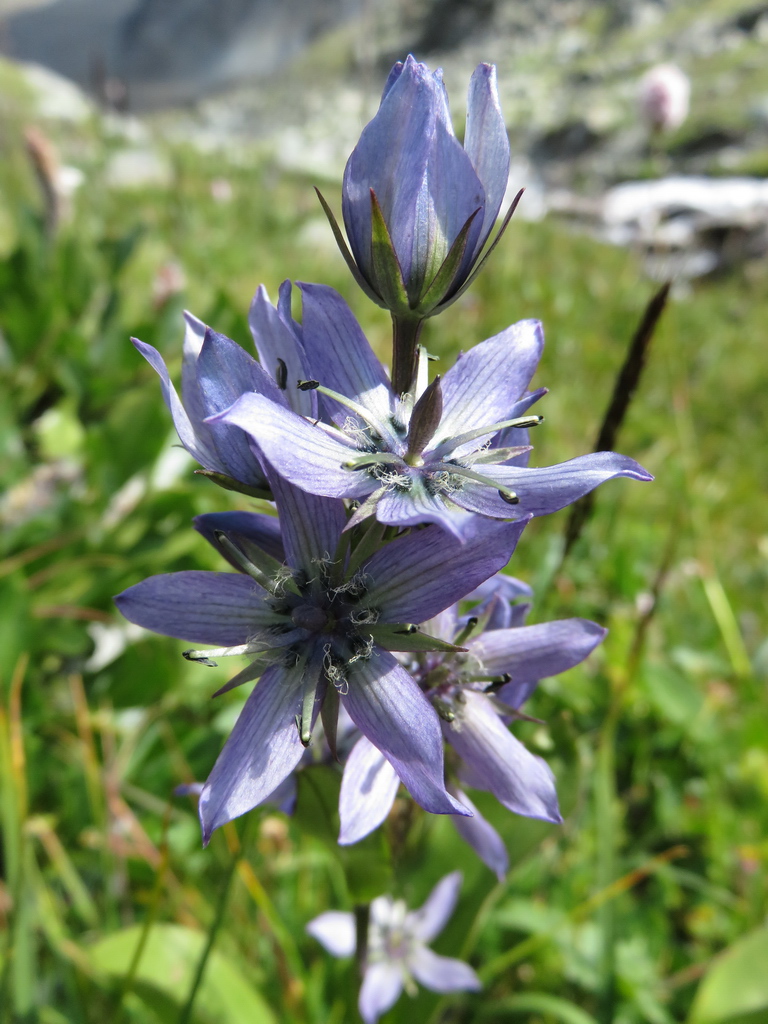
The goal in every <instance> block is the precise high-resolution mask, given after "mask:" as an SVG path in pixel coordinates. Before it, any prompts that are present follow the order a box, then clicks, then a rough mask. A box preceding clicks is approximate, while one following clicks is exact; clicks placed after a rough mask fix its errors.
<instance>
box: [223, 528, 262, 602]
mask: <svg viewBox="0 0 768 1024" xmlns="http://www.w3.org/2000/svg"><path fill="white" fill-rule="evenodd" d="M213 536H214V537H215V538H216V541H217V543H218V544H220V545H221V546H222V547H223V548H224V550H225V551H226V553H227V554H228V555H229V556H230V557H231V558H232V559H233V560H234V561H235V562H237V564H238V565H239V566H240V568H241V569H242V570H243V572H244V573H246V574H247V575H248V576H250V577H251V579H252V580H255V581H256V583H258V584H259V586H261V587H263V588H264V589H265V590H267V591H269V593H270V594H271V593H273V592H274V589H275V581H274V580H273V579H270V577H269V576H267V575H266V573H264V572H262V571H261V569H259V567H258V566H257V565H254V563H253V562H252V561H251V559H250V558H249V557H248V556H247V555H246V554H245V552H244V551H241V549H240V548H239V547H238V546H237V544H235V542H234V541H233V540H232V538H231V537H229V536H228V535H227V534H226V533H224V532H223V530H214V533H213Z"/></svg>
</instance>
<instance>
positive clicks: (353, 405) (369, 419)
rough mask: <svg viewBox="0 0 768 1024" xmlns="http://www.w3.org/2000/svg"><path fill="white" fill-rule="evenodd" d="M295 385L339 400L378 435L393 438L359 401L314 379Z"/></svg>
mask: <svg viewBox="0 0 768 1024" xmlns="http://www.w3.org/2000/svg"><path fill="white" fill-rule="evenodd" d="M297 387H298V388H299V390H300V391H319V392H320V394H321V395H326V396H327V397H328V398H332V399H333V400H334V401H336V402H339V404H340V405H345V406H346V407H347V408H348V409H351V410H352V412H356V413H357V415H358V416H359V417H360V418H361V419H362V420H364V421H365V422H366V423H367V424H368V426H369V427H371V428H372V429H373V430H375V431H376V433H377V434H378V436H379V437H381V438H384V437H386V438H389V439H390V440H394V439H393V438H392V435H391V433H390V431H389V430H388V429H387V428H386V427H385V426H382V424H381V423H380V422H379V421H378V420H377V419H376V417H375V416H374V415H373V414H372V413H371V412H369V411H368V409H366V408H365V406H362V405H360V404H359V402H355V401H354V400H353V399H351V398H347V396H346V395H342V394H339V392H338V391H331V389H330V388H326V387H323V385H322V384H320V382H319V381H316V380H302V381H299V383H298V385H297Z"/></svg>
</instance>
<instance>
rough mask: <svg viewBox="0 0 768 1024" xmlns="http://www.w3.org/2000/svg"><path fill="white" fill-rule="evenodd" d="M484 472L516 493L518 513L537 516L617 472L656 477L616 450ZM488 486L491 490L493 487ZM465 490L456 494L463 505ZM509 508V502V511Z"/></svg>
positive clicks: (633, 476)
mask: <svg viewBox="0 0 768 1024" xmlns="http://www.w3.org/2000/svg"><path fill="white" fill-rule="evenodd" d="M483 472H484V475H485V476H487V477H489V478H490V479H492V480H494V481H497V482H498V483H499V484H501V485H502V486H503V487H509V488H511V489H512V490H513V491H514V492H515V494H517V496H518V498H519V499H520V503H519V504H518V505H515V506H514V509H515V512H516V513H521V514H525V513H530V514H531V515H534V516H545V515H549V513H550V512H557V511H558V510H559V509H561V508H565V506H566V505H570V504H571V503H572V502H574V501H576V500H577V499H578V498H581V497H582V496H583V495H584V494H588V493H589V492H590V491H592V490H594V489H595V487H598V486H599V485H600V484H602V483H605V481H606V480H613V479H614V477H617V476H627V477H630V479H632V480H642V481H648V480H653V477H652V476H651V474H650V473H648V472H647V471H646V470H645V469H643V467H642V466H641V465H640V464H639V463H637V462H635V460H634V459H630V458H629V457H628V456H626V455H618V454H617V453H616V452H593V453H592V454H591V455H580V456H579V457H578V458H576V459H571V460H570V461H569V462H561V463H559V464H558V465H556V466H545V467H543V468H541V469H521V468H518V467H516V466H484V467H483ZM488 490H489V491H490V488H488ZM464 494H465V492H461V493H460V494H457V495H456V496H455V498H456V500H457V501H461V504H462V507H464V508H468V507H469V506H468V505H467V503H466V502H465V501H464V500H463V499H464ZM497 502H498V504H499V506H501V505H503V504H504V502H502V500H501V498H498V496H497ZM509 508H510V506H509V505H507V514H509ZM486 514H488V513H486ZM496 514H497V515H498V514H500V513H496Z"/></svg>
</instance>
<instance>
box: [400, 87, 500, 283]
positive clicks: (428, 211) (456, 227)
mask: <svg viewBox="0 0 768 1024" xmlns="http://www.w3.org/2000/svg"><path fill="white" fill-rule="evenodd" d="M441 84H442V83H441ZM444 96H445V94H444V93H443V104H442V106H443V108H444V107H445V99H444ZM484 206H485V193H484V191H483V186H482V185H481V184H480V179H479V178H478V176H477V175H476V174H475V171H474V168H473V167H472V162H471V161H470V159H469V157H468V156H467V154H466V153H465V152H464V148H463V147H462V146H461V144H460V143H459V142H458V141H457V139H456V137H455V135H454V133H453V128H452V127H451V126H450V120H449V119H447V118H442V117H439V116H438V118H437V120H436V122H435V127H434V144H433V146H432V149H431V152H430V154H429V162H428V164H427V173H426V177H425V178H424V180H423V182H422V185H421V190H420V193H419V196H418V198H417V205H416V208H415V210H413V211H410V212H407V211H402V212H401V211H400V210H395V211H393V214H394V216H393V220H394V222H395V228H394V230H392V229H390V230H391V234H392V240H393V242H394V245H395V250H396V251H397V253H398V256H399V255H400V248H398V240H399V239H400V238H402V239H403V243H404V242H405V240H406V238H407V235H408V233H410V235H411V237H412V238H413V247H412V251H411V260H410V271H406V269H405V267H403V279H404V280H405V281H406V282H409V278H410V287H409V288H408V292H409V295H413V296H415V295H417V294H418V293H419V290H420V289H421V288H422V287H425V286H427V285H429V284H431V282H432V279H433V278H434V276H435V274H436V273H437V271H438V270H439V269H440V267H441V265H442V263H443V261H444V259H445V257H446V256H447V255H448V252H449V250H450V248H451V245H452V244H453V242H454V241H455V239H456V237H457V236H458V234H459V232H460V231H461V229H462V228H463V227H464V225H465V224H466V222H467V220H468V219H469V218H470V217H471V216H472V214H473V213H475V212H476V211H477V210H480V211H481V212H480V213H479V215H478V216H476V217H475V219H474V220H473V222H472V224H471V226H470V228H469V234H468V236H467V242H466V249H465V253H464V259H463V260H462V263H461V267H460V271H459V275H458V279H459V280H461V279H462V278H463V277H465V276H466V274H467V273H468V271H469V268H470V267H471V265H472V256H473V253H474V252H475V251H476V249H477V247H478V242H479V239H480V232H481V231H482V226H483V223H482V217H483V214H482V210H483V208H484ZM398 213H400V214H401V219H400V222H399V223H398V221H397V220H396V219H395V218H396V217H397V214H398ZM401 244H402V243H401ZM406 262H407V258H406ZM422 268H423V269H422Z"/></svg>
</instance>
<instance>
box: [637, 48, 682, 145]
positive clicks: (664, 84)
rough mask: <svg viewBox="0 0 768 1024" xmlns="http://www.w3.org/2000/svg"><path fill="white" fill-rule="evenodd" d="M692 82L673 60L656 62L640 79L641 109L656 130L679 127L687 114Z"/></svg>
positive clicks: (651, 126)
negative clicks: (670, 62)
mask: <svg viewBox="0 0 768 1024" xmlns="http://www.w3.org/2000/svg"><path fill="white" fill-rule="evenodd" d="M690 98H691V83H690V80H689V79H688V76H687V75H686V74H685V73H684V72H683V71H681V70H680V68H679V67H677V65H675V64H657V65H656V66H655V67H653V68H651V70H650V71H648V72H646V74H645V75H643V77H642V79H641V80H640V90H639V94H638V101H639V104H640V113H641V114H642V116H643V118H644V119H645V121H646V122H647V123H648V125H649V126H650V128H651V129H652V130H653V131H656V132H669V131H674V129H675V128H679V127H680V125H681V124H682V123H683V121H685V119H686V117H687V116H688V105H689V101H690Z"/></svg>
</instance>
